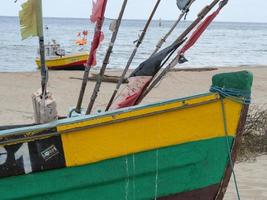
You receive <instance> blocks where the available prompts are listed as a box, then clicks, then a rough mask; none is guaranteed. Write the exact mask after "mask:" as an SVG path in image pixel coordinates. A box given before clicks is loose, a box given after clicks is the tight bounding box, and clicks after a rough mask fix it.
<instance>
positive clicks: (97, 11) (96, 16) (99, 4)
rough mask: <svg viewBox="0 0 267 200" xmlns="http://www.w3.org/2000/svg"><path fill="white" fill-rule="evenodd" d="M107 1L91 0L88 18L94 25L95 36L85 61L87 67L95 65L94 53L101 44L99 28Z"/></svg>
mask: <svg viewBox="0 0 267 200" xmlns="http://www.w3.org/2000/svg"><path fill="white" fill-rule="evenodd" d="M106 5H107V0H97V1H96V2H95V1H94V0H93V9H92V15H91V17H90V20H91V22H93V23H96V29H95V34H94V38H93V42H92V46H91V50H90V55H89V59H88V61H87V65H88V66H95V65H96V51H97V48H98V46H99V43H100V42H101V35H103V33H102V31H101V28H102V25H103V21H104V18H105V17H104V13H105V10H106Z"/></svg>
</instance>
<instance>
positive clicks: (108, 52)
mask: <svg viewBox="0 0 267 200" xmlns="http://www.w3.org/2000/svg"><path fill="white" fill-rule="evenodd" d="M127 2H128V0H124V2H123V4H122V7H121V10H120V14H119V17H118V19H117V20H116V27H115V31H114V32H113V33H112V37H111V40H110V43H109V47H108V49H107V53H106V55H105V58H104V61H103V64H102V67H101V69H100V72H99V74H98V77H97V80H96V84H95V88H94V91H93V93H92V96H91V100H90V103H89V105H88V108H87V111H86V114H90V113H91V111H92V109H93V106H94V103H95V100H96V98H97V96H98V92H99V89H100V86H101V83H102V80H103V77H104V74H105V71H106V68H107V65H108V63H109V58H110V55H111V53H112V50H113V46H114V43H115V41H116V38H117V35H118V32H119V28H120V25H121V20H122V17H123V14H124V11H125V8H126V5H127Z"/></svg>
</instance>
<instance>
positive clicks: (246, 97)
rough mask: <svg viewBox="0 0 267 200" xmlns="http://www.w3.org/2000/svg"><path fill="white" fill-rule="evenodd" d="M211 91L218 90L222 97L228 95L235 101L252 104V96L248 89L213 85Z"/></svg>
mask: <svg viewBox="0 0 267 200" xmlns="http://www.w3.org/2000/svg"><path fill="white" fill-rule="evenodd" d="M210 91H211V92H218V93H220V95H221V96H222V97H227V98H229V99H231V100H233V101H235V102H238V103H242V104H250V103H251V97H250V94H251V93H250V92H248V91H247V90H240V89H234V88H229V89H226V88H221V87H218V86H212V87H211V89H210Z"/></svg>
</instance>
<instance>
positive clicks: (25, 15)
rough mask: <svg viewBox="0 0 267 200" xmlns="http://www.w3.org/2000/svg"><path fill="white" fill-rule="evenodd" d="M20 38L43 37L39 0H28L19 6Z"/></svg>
mask: <svg viewBox="0 0 267 200" xmlns="http://www.w3.org/2000/svg"><path fill="white" fill-rule="evenodd" d="M19 18H20V27H21V29H20V30H21V37H22V39H23V40H24V39H26V38H28V37H34V36H39V37H40V36H43V24H42V3H41V0H28V1H27V2H25V3H23V4H22V5H21V10H20V12H19Z"/></svg>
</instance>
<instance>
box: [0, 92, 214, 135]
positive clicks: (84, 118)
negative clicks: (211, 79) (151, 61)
mask: <svg viewBox="0 0 267 200" xmlns="http://www.w3.org/2000/svg"><path fill="white" fill-rule="evenodd" d="M212 94H214V93H211V92H209V93H204V94H199V95H194V96H189V97H185V98H176V99H170V100H167V101H166V100H165V101H160V102H157V103H151V104H147V105H137V106H132V107H128V108H122V109H118V110H114V111H108V112H103V113H97V114H93V115H87V116H79V117H73V118H67V119H62V120H57V121H53V122H50V123H47V124H41V125H34V126H30V127H22V128H15V129H8V130H3V131H0V136H1V137H3V136H8V135H13V134H19V133H23V132H28V131H34V130H37V129H39V130H45V129H50V128H55V127H57V126H59V125H65V124H72V123H80V122H84V121H87V120H90V119H96V118H100V117H106V116H110V115H118V114H122V113H126V112H131V111H136V110H142V109H146V108H151V107H156V106H162V105H166V104H170V103H175V102H181V101H185V100H190V99H194V98H198V97H204V96H210V95H212Z"/></svg>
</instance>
